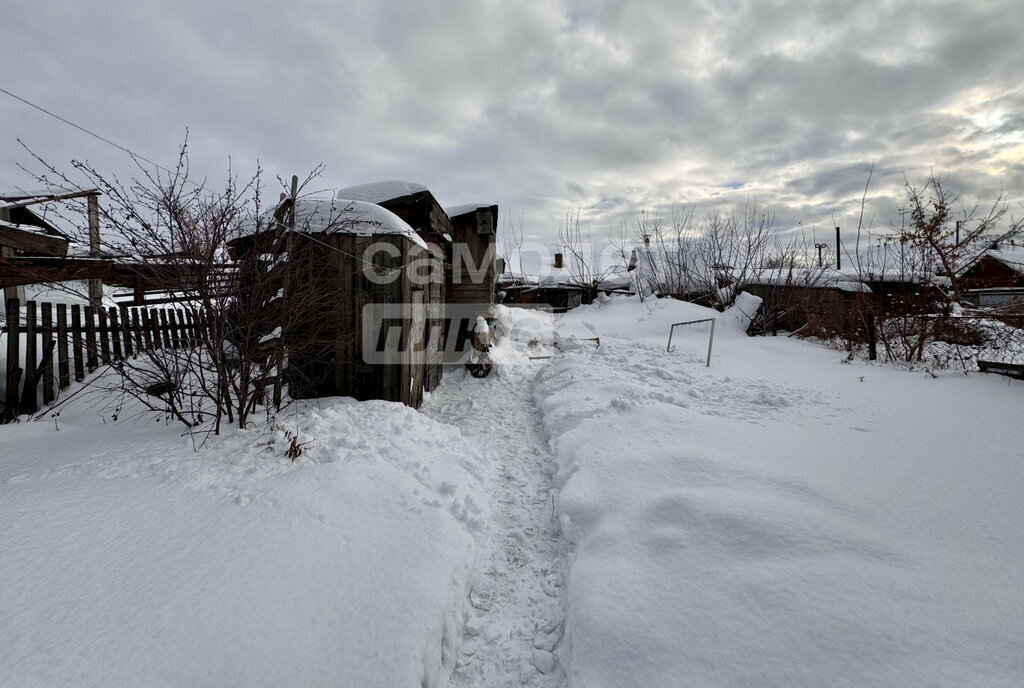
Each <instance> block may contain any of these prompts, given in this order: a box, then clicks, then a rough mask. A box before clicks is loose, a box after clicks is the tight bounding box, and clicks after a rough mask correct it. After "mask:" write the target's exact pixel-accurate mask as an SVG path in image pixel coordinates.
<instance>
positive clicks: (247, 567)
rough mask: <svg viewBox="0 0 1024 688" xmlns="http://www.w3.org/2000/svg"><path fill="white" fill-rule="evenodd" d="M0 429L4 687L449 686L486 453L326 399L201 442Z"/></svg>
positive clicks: (395, 416) (376, 407) (146, 427)
mask: <svg viewBox="0 0 1024 688" xmlns="http://www.w3.org/2000/svg"><path fill="white" fill-rule="evenodd" d="M58 420H59V428H60V429H59V431H55V427H54V423H53V422H52V421H44V422H38V423H20V424H16V425H7V426H0V522H2V523H3V524H4V527H3V528H2V529H0V552H2V555H0V685H3V686H33V687H35V686H381V687H388V688H390V687H392V686H421V685H422V686H444V685H447V683H448V677H449V675H450V673H451V671H452V670H453V668H454V664H455V660H456V658H457V649H458V647H459V645H460V644H461V640H462V634H463V619H464V609H465V608H466V607H467V605H468V602H467V600H468V592H469V584H470V573H471V572H472V566H473V563H474V562H475V560H476V551H477V546H476V544H475V543H476V539H477V537H479V535H478V532H479V531H480V530H481V529H482V528H483V527H484V525H485V524H486V523H488V522H489V515H488V511H487V495H486V492H485V487H484V484H485V478H484V476H485V475H486V461H487V459H486V457H484V456H482V455H481V454H480V453H479V452H478V451H477V449H476V445H475V444H473V443H469V442H466V441H465V440H464V439H463V438H462V436H461V433H460V432H459V430H458V429H457V428H454V427H452V426H448V425H443V424H441V423H437V422H435V421H432V420H430V419H429V418H427V417H425V416H424V415H423V414H420V413H417V412H416V411H413V410H411V409H408V408H406V407H404V406H401V405H399V404H393V403H387V402H365V403H345V402H344V401H343V400H332V401H329V402H328V401H325V402H324V403H323V404H322V406H321V408H319V409H313V410H307V411H304V412H302V413H299V414H297V415H296V416H295V417H294V418H290V419H286V420H283V421H282V425H284V426H287V427H289V428H291V429H298V431H299V441H300V442H306V441H310V442H311V443H310V444H309V445H307V447H306V449H305V451H304V453H303V455H302V457H300V458H299V460H298V461H296V462H294V463H292V462H291V461H289V460H288V459H286V458H284V452H285V449H286V447H287V446H288V441H287V438H285V437H284V436H282V434H281V433H276V435H274V436H268V435H267V434H266V433H256V432H248V433H242V432H238V431H235V432H231V433H229V434H228V436H226V437H224V438H223V439H222V440H219V441H216V442H215V446H214V447H213V448H212V449H204V450H202V451H200V452H199V453H195V452H193V449H192V445H191V443H190V442H188V441H187V440H185V439H183V438H181V437H179V435H180V429H179V427H176V426H170V427H168V426H164V425H163V424H162V423H154V422H152V421H150V422H149V423H141V424H140V423H138V422H129V421H119V422H117V423H113V422H112V421H111V419H110V417H109V415H108V416H107V417H106V418H105V419H104V418H102V417H100V415H99V409H96V410H95V413H91V412H90V410H88V409H77V410H74V409H73V410H70V411H67V410H66V411H65V412H64V413H63V414H62V416H61V418H59V419H58Z"/></svg>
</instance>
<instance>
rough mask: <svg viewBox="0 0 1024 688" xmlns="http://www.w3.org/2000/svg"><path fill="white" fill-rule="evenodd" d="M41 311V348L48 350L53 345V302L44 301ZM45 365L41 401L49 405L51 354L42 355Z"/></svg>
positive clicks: (51, 398)
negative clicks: (47, 355) (48, 355)
mask: <svg viewBox="0 0 1024 688" xmlns="http://www.w3.org/2000/svg"><path fill="white" fill-rule="evenodd" d="M42 308H43V312H42V328H41V331H42V333H43V350H44V351H47V350H50V349H51V347H52V346H53V344H54V342H53V304H52V303H49V302H48V301H44V302H43V305H42ZM44 364H45V367H44V368H43V403H44V404H46V405H47V406H49V405H50V404H52V403H53V398H54V394H53V356H52V355H51V356H50V357H49V358H46V357H44Z"/></svg>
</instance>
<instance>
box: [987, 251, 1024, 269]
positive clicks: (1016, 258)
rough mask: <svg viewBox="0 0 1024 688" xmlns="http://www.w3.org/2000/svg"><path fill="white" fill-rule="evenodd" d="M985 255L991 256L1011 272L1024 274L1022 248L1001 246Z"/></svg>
mask: <svg viewBox="0 0 1024 688" xmlns="http://www.w3.org/2000/svg"><path fill="white" fill-rule="evenodd" d="M985 255H987V256H991V257H992V258H994V259H996V260H998V261H999V262H1000V263H1002V264H1003V265H1005V266H1007V267H1008V268H1010V269H1012V270H1016V271H1017V272H1021V273H1024V246H1001V247H1000V248H997V249H992V250H990V251H989V252H988V253H986V254H985Z"/></svg>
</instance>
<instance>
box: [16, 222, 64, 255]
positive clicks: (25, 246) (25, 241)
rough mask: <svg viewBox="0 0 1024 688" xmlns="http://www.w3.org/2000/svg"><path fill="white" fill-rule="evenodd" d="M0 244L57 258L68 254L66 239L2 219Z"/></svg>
mask: <svg viewBox="0 0 1024 688" xmlns="http://www.w3.org/2000/svg"><path fill="white" fill-rule="evenodd" d="M0 246H7V247H8V248H13V249H18V250H20V251H31V252H33V253H42V254H43V255H46V256H57V257H59V258H63V257H64V256H66V255H67V254H68V240H67V239H64V238H62V237H56V236H51V235H49V234H42V233H41V232H33V231H30V230H27V229H25V225H16V224H12V223H10V222H4V221H3V220H0Z"/></svg>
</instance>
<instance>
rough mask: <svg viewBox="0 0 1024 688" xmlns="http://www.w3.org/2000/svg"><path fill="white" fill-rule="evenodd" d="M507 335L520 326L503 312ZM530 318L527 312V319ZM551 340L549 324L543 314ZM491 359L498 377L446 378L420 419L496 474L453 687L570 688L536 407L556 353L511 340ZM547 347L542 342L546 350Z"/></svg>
mask: <svg viewBox="0 0 1024 688" xmlns="http://www.w3.org/2000/svg"><path fill="white" fill-rule="evenodd" d="M500 315H501V316H502V322H503V323H504V325H505V327H506V328H509V329H513V328H514V326H515V324H514V322H513V321H512V320H511V319H510V317H509V316H510V313H509V311H507V310H506V309H501V313H500ZM520 315H522V314H520ZM538 317H539V318H541V320H542V321H543V324H544V325H545V328H546V329H547V333H546V334H547V335H548V337H550V318H549V317H546V316H543V315H539V316H538ZM507 334H508V335H510V336H509V337H506V338H505V340H504V341H503V343H502V344H501V345H500V346H499V347H498V348H497V349H496V350H495V351H494V352H493V356H494V359H495V363H496V366H495V370H494V372H492V374H491V375H490V377H488V378H486V379H483V380H479V379H475V378H473V377H471V376H469V375H468V374H467V373H466V371H465V370H456V371H451V372H447V373H446V375H445V379H444V382H443V383H442V385H441V387H440V388H439V389H438V390H437V391H436V392H435V393H434V394H433V395H432V396H431V397H430V398H429V399H428V400H427V401H426V402H425V403H424V405H423V407H422V409H421V411H422V412H423V413H424V414H426V415H427V416H430V417H431V418H434V419H436V420H438V421H442V422H444V423H449V424H452V425H455V426H457V427H458V428H460V430H461V432H462V433H463V435H464V436H466V438H467V440H472V441H476V442H478V443H480V450H479V451H480V452H481V453H482V454H483V455H484V456H485V457H486V461H487V463H488V464H489V472H490V481H489V484H490V500H489V509H490V520H489V522H488V524H487V526H486V528H484V529H482V530H481V532H480V533H479V545H480V555H479V558H478V560H477V562H476V565H475V567H474V569H473V572H472V575H471V583H470V592H469V607H468V608H467V615H466V622H465V631H464V637H463V639H462V645H461V649H460V651H459V655H458V660H457V663H456V667H455V672H454V674H453V676H452V682H451V685H452V686H455V687H460V688H462V687H464V688H476V687H478V686H536V687H538V688H541V687H543V688H548V687H550V688H554V687H557V686H564V685H565V675H564V673H563V671H562V668H561V666H560V664H559V662H558V659H557V657H556V655H555V654H554V653H553V651H554V650H556V646H557V645H558V644H559V643H560V642H561V639H562V635H563V626H564V614H565V611H564V605H565V554H566V546H565V545H566V543H565V541H564V540H563V539H562V537H561V530H560V526H559V519H558V515H557V512H556V499H557V490H555V489H554V488H553V487H552V483H551V478H552V475H553V474H554V473H555V471H556V470H557V467H556V464H555V459H554V456H553V455H552V454H551V452H550V449H549V447H548V442H547V436H546V434H545V432H544V430H543V427H542V425H541V423H540V419H539V418H538V417H537V414H536V408H535V405H534V401H533V395H534V380H535V377H536V375H537V373H538V371H539V370H541V369H542V368H543V366H544V365H545V364H546V361H543V360H538V361H530V360H529V358H528V356H529V354H530V353H531V352H532V353H533V354H534V355H536V356H541V355H550V353H551V350H550V347H547V348H545V347H540V346H537V347H534V348H532V349H531V348H530V347H528V346H525V344H526V342H524V341H516V340H515V338H514V337H515V334H516V333H514V332H508V333H507ZM538 343H539V342H538Z"/></svg>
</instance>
